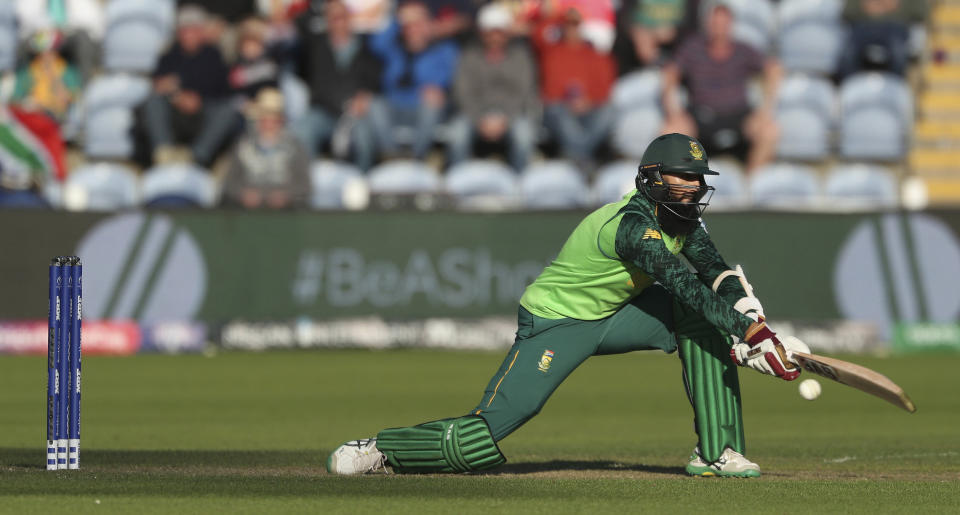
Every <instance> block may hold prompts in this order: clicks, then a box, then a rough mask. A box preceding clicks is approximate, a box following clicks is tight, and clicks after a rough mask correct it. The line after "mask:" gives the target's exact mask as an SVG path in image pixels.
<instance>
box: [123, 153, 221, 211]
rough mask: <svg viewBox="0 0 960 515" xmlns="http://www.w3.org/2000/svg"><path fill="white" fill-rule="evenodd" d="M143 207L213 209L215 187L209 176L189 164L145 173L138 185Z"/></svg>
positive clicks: (171, 165)
mask: <svg viewBox="0 0 960 515" xmlns="http://www.w3.org/2000/svg"><path fill="white" fill-rule="evenodd" d="M140 188H141V194H142V203H143V205H144V206H146V207H156V208H174V207H204V208H209V207H213V206H214V205H215V204H216V203H217V184H216V181H214V180H213V178H212V177H211V176H210V172H209V171H207V170H204V169H203V168H199V167H197V166H195V165H192V164H169V165H163V166H158V167H155V168H151V169H150V170H147V172H146V173H145V174H144V176H143V180H142V181H141V182H140Z"/></svg>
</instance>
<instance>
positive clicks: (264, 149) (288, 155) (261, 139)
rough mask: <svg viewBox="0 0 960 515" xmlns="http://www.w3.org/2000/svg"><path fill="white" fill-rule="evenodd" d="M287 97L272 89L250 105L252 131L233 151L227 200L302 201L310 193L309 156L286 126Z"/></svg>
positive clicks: (278, 205) (284, 204) (276, 204)
mask: <svg viewBox="0 0 960 515" xmlns="http://www.w3.org/2000/svg"><path fill="white" fill-rule="evenodd" d="M283 113H284V100H283V95H282V94H281V93H280V91H278V90H276V89H274V88H266V89H263V90H261V91H260V93H258V94H257V97H256V100H255V101H254V102H253V103H252V104H251V105H250V106H249V108H248V110H247V118H248V127H249V129H248V132H247V134H246V135H245V136H244V137H243V138H241V139H240V141H238V142H237V145H236V147H234V149H233V151H232V153H231V155H230V167H229V169H228V170H227V175H226V178H224V181H223V191H224V193H223V197H224V198H223V201H224V203H226V204H231V205H239V206H242V207H245V208H247V209H256V208H268V209H284V208H291V207H299V206H302V205H303V204H304V203H305V202H306V199H307V197H308V194H309V192H310V176H309V166H310V163H309V160H308V158H307V152H306V150H305V149H304V148H303V146H302V145H301V144H300V141H299V140H297V139H296V138H295V137H293V136H292V135H291V134H290V133H288V132H287V131H286V130H285V129H284V114H283Z"/></svg>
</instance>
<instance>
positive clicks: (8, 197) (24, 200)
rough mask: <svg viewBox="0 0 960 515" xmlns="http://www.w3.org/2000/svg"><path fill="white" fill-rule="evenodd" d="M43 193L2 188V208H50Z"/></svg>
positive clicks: (0, 197)
mask: <svg viewBox="0 0 960 515" xmlns="http://www.w3.org/2000/svg"><path fill="white" fill-rule="evenodd" d="M49 207H50V204H49V203H47V201H46V199H44V198H43V197H42V196H41V195H38V194H37V193H35V192H33V191H29V190H6V189H2V188H0V209H43V208H49Z"/></svg>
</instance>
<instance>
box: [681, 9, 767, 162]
mask: <svg viewBox="0 0 960 515" xmlns="http://www.w3.org/2000/svg"><path fill="white" fill-rule="evenodd" d="M760 72H763V76H764V95H763V102H762V104H761V105H760V107H759V108H757V109H751V107H750V105H749V103H748V102H747V81H748V80H750V79H751V77H752V76H754V75H756V74H757V73H760ZM780 75H781V72H780V66H779V64H777V62H776V61H775V60H773V59H771V58H765V57H764V56H763V55H762V54H761V53H759V52H757V51H756V50H754V49H753V48H751V47H750V46H748V45H746V44H744V43H740V42H738V41H736V40H734V39H733V11H732V10H731V9H730V7H728V6H727V5H725V4H723V3H720V4H718V5H716V6H715V7H714V8H713V9H712V10H711V11H710V13H709V15H708V18H707V25H706V34H705V35H701V34H698V35H695V36H691V37H690V39H688V40H687V41H686V42H684V43H683V45H681V47H680V48H679V50H678V51H677V54H676V56H675V58H674V60H673V62H672V63H670V64H668V65H667V66H666V67H664V70H663V88H664V93H663V102H664V111H665V112H666V114H667V119H666V122H665V127H664V129H663V132H664V133H670V132H679V133H682V134H687V135H689V136H693V137H697V138H699V140H700V141H701V142H702V143H703V145H704V146H705V147H706V148H707V152H709V153H714V152H737V153H740V154H742V153H744V151H746V153H747V159H746V161H747V171H752V170H755V169H757V168H758V167H760V166H762V165H763V164H765V163H767V162H769V161H770V160H771V159H773V156H774V153H775V151H776V145H777V139H778V137H779V129H778V127H777V124H776V122H775V121H774V119H773V109H774V107H775V104H776V96H777V87H778V85H779V82H780ZM681 81H683V82H685V83H686V85H687V88H688V89H689V92H690V108H689V110H690V112H689V113H687V112H686V111H684V110H683V107H682V106H681V105H680V102H679V100H678V98H677V88H678V86H679V84H680V82H681ZM691 114H692V117H691ZM748 144H749V145H748ZM746 147H749V148H748V149H747V148H746Z"/></svg>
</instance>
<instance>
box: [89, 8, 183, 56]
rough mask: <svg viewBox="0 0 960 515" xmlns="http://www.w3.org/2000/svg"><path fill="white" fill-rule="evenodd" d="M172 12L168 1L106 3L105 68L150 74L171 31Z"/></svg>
mask: <svg viewBox="0 0 960 515" xmlns="http://www.w3.org/2000/svg"><path fill="white" fill-rule="evenodd" d="M173 9H174V4H173V2H172V1H169V0H112V1H111V2H110V3H109V4H107V8H106V11H105V13H106V19H107V28H106V33H105V34H104V38H103V64H104V67H105V68H106V69H108V70H123V71H134V72H143V73H148V72H151V71H153V69H154V68H155V67H156V64H157V59H158V58H159V56H160V53H161V52H162V51H163V49H164V47H165V46H166V44H167V41H168V39H169V38H170V35H171V32H172V29H173V18H174V10H173Z"/></svg>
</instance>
